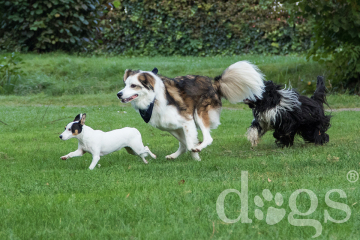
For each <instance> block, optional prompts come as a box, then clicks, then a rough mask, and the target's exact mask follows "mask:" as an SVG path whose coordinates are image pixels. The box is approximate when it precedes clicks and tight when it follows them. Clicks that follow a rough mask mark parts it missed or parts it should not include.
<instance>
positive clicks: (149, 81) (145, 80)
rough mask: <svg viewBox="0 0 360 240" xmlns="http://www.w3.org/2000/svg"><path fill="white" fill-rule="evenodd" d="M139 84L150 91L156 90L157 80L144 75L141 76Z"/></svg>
mask: <svg viewBox="0 0 360 240" xmlns="http://www.w3.org/2000/svg"><path fill="white" fill-rule="evenodd" d="M138 79H139V82H140V83H141V84H142V85H143V86H144V87H145V88H146V89H148V90H150V89H151V90H154V86H155V78H153V76H151V75H150V74H148V73H142V74H140V75H139V78H138Z"/></svg>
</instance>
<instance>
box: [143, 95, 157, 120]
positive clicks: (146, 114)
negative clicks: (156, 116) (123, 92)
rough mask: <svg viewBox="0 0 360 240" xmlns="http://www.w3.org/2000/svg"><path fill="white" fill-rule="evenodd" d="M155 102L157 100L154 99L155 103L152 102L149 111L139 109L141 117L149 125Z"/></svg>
mask: <svg viewBox="0 0 360 240" xmlns="http://www.w3.org/2000/svg"><path fill="white" fill-rule="evenodd" d="M154 102H155V99H154V101H152V103H150V105H149V107H148V109H145V110H141V109H139V113H140V116H141V117H142V118H143V119H144V121H145V122H146V123H148V122H149V121H150V118H151V115H152V111H153V108H154Z"/></svg>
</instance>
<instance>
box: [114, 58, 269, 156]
mask: <svg viewBox="0 0 360 240" xmlns="http://www.w3.org/2000/svg"><path fill="white" fill-rule="evenodd" d="M124 82H125V88H124V89H122V90H121V91H119V92H118V94H117V96H118V98H119V99H120V100H122V102H124V103H127V102H131V104H132V106H133V107H134V108H135V110H137V111H139V110H145V109H147V108H149V105H150V104H151V103H152V102H154V106H153V111H152V115H151V118H150V121H149V123H150V125H152V126H154V127H156V128H159V129H160V130H163V131H168V132H169V133H171V134H172V135H173V136H174V137H175V138H176V139H177V140H178V141H179V149H178V150H177V151H176V152H175V153H173V154H170V155H168V156H166V158H168V159H174V158H177V157H178V156H180V155H181V154H183V153H184V152H186V151H187V150H189V151H191V155H192V157H193V158H194V159H195V160H198V161H200V157H199V154H198V152H200V151H201V150H202V149H204V148H205V147H206V146H208V145H210V144H211V143H212V142H213V139H212V137H211V135H210V129H215V128H217V127H218V125H220V112H221V106H222V103H221V98H222V97H223V98H225V99H227V100H229V101H230V102H232V103H237V102H241V101H243V100H244V99H253V100H256V99H257V98H261V96H262V93H263V91H264V83H263V74H262V73H261V72H260V71H259V69H258V68H257V67H256V66H255V65H252V64H251V63H249V62H247V61H240V62H237V63H234V64H232V65H231V66H230V67H228V68H227V69H226V70H225V71H224V72H223V74H222V75H220V76H217V77H216V78H215V79H214V80H212V79H211V78H209V77H205V76H198V75H187V76H181V77H175V78H173V79H172V78H168V77H164V76H161V75H158V74H157V69H156V71H154V72H150V71H141V70H137V71H133V70H130V69H128V70H126V71H125V75H124ZM197 128H199V129H200V130H201V132H202V135H203V141H202V142H199V140H198V136H197V135H198V132H197Z"/></svg>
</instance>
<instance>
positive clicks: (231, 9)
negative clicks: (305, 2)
mask: <svg viewBox="0 0 360 240" xmlns="http://www.w3.org/2000/svg"><path fill="white" fill-rule="evenodd" d="M0 13H1V16H0V24H1V25H0V46H1V48H2V49H5V50H8V51H10V50H14V49H18V50H22V51H34V50H35V51H53V50H65V51H74V50H75V51H84V50H86V51H89V50H91V51H94V52H96V53H113V54H123V55H150V56H151V55H174V54H176V55H195V56H208V55H219V54H220V55H233V54H242V53H275V54H287V53H290V52H299V51H304V50H306V49H308V48H309V47H310V35H311V34H310V25H311V24H310V23H309V22H308V21H303V20H302V21H298V22H291V23H290V24H289V21H288V19H289V14H288V11H287V10H286V9H284V8H283V7H282V6H280V5H279V4H276V3H274V1H264V0H262V1H254V0H234V1H219V0H208V1H203V0H200V1H185V0H173V1H165V0H124V1H119V0H115V1H108V0H42V1H40V0H11V1H10V0H0ZM103 14H104V16H103V17H101V15H103ZM99 18H101V19H102V21H101V23H100V22H99ZM1 36H2V37H1ZM94 36H96V40H97V42H96V43H98V44H94V43H93V42H92V41H91V40H92V38H93V37H94Z"/></svg>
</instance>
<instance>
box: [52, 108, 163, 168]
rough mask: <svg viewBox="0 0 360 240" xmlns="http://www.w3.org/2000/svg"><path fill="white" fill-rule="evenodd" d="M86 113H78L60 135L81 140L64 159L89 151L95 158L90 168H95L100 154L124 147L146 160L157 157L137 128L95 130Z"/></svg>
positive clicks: (63, 138)
mask: <svg viewBox="0 0 360 240" xmlns="http://www.w3.org/2000/svg"><path fill="white" fill-rule="evenodd" d="M85 118H86V114H85V113H84V114H78V115H77V116H76V117H75V119H74V121H73V122H71V123H69V124H68V125H67V126H66V127H65V131H64V132H63V133H62V134H61V135H60V136H59V137H60V139H62V140H68V139H70V138H77V139H78V140H79V145H78V149H77V150H76V151H74V152H71V153H69V154H67V155H65V156H62V157H61V159H62V160H66V159H68V158H72V157H78V156H82V155H83V154H84V153H86V152H89V153H91V154H92V156H93V159H92V162H91V165H90V167H89V169H91V170H92V169H94V167H95V166H96V164H97V163H98V161H99V160H100V156H104V155H106V154H109V153H112V152H115V151H117V150H120V149H122V148H125V149H126V151H127V152H128V153H130V154H132V155H138V156H139V157H141V159H142V160H143V161H144V163H146V164H147V163H148V162H147V161H146V159H145V157H147V156H148V155H150V156H151V157H152V158H154V159H155V158H156V155H154V154H153V153H152V152H151V151H150V149H149V148H148V147H144V144H143V143H142V139H141V134H140V132H139V131H138V130H137V129H136V128H129V127H126V128H122V129H116V130H113V131H110V132H103V131H100V130H94V129H92V128H91V127H88V126H86V125H85Z"/></svg>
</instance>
